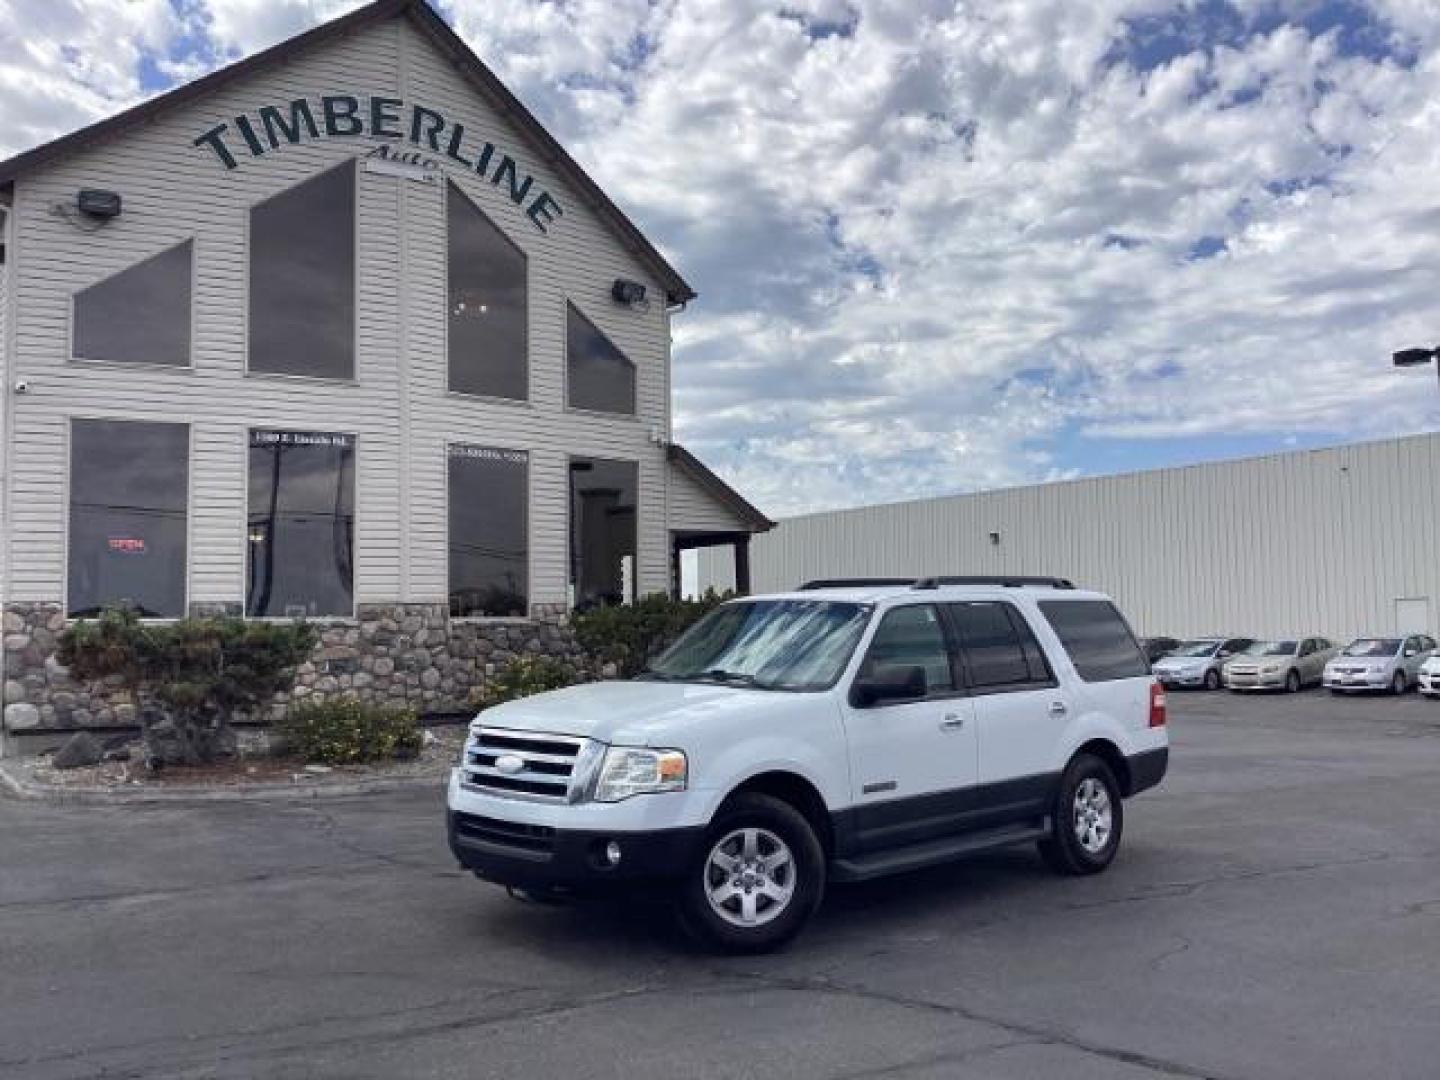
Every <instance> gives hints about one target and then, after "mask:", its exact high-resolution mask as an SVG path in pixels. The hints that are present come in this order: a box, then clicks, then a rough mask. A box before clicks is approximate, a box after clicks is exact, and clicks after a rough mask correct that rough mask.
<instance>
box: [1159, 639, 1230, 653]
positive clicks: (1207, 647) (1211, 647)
mask: <svg viewBox="0 0 1440 1080" xmlns="http://www.w3.org/2000/svg"><path fill="white" fill-rule="evenodd" d="M1219 647H1220V642H1218V641H1213V640H1207V641H1187V642H1185V643H1184V644H1183V645H1181V646H1180V647H1179V648H1178V649H1172V650H1170V655H1171V656H1210V655H1213V654H1214V652H1215V650H1216V649H1218V648H1219Z"/></svg>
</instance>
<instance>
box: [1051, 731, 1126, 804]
mask: <svg viewBox="0 0 1440 1080" xmlns="http://www.w3.org/2000/svg"><path fill="white" fill-rule="evenodd" d="M1081 754H1091V755H1093V756H1095V757H1098V758H1099V759H1100V760H1101V761H1103V762H1105V764H1106V765H1108V766H1109V767H1110V771H1111V772H1112V773H1114V774H1115V782H1116V783H1118V784H1119V785H1120V794H1121V795H1124V796H1125V797H1126V798H1129V797H1130V795H1132V794H1133V793H1134V790H1135V787H1134V779H1133V778H1132V777H1131V775H1130V762H1129V761H1127V760H1126V759H1125V755H1124V754H1123V753H1121V751H1120V748H1119V747H1118V746H1116V745H1115V744H1114V743H1113V742H1111V741H1110V740H1109V739H1090V740H1089V741H1088V742H1084V743H1081V744H1080V745H1079V746H1077V747H1076V748H1075V752H1074V753H1073V754H1071V755H1070V760H1069V761H1067V762H1066V763H1065V767H1066V768H1067V769H1068V768H1069V767H1070V762H1072V761H1074V760H1075V759H1076V758H1077V757H1079V756H1080V755H1081Z"/></svg>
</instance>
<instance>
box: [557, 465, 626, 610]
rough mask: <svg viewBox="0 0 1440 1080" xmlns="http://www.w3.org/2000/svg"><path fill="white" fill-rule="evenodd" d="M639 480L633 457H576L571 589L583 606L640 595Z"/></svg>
mask: <svg viewBox="0 0 1440 1080" xmlns="http://www.w3.org/2000/svg"><path fill="white" fill-rule="evenodd" d="M639 484H640V480H639V468H638V466H637V465H636V464H635V462H633V461H602V460H600V459H598V458H575V459H573V460H572V461H571V462H570V590H571V597H572V600H573V603H574V605H575V607H577V608H579V609H581V610H584V609H585V608H591V607H596V606H598V605H603V604H623V603H629V602H630V601H631V600H634V599H635V587H636V582H635V571H636V566H635V535H636V533H635V511H636V503H637V498H638V495H637V492H638V489H639Z"/></svg>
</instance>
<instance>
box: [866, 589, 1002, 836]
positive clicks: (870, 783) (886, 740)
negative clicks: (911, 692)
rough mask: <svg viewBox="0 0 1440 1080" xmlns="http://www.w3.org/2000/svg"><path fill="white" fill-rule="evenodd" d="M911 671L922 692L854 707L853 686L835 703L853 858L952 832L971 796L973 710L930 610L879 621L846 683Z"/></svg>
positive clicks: (892, 613)
mask: <svg viewBox="0 0 1440 1080" xmlns="http://www.w3.org/2000/svg"><path fill="white" fill-rule="evenodd" d="M913 667H919V668H921V669H923V670H924V672H925V693H924V694H923V695H922V696H920V697H915V698H910V699H905V700H900V701H880V702H876V703H874V704H870V705H866V704H863V703H861V702H859V701H857V699H856V696H855V694H854V692H853V683H852V690H851V693H850V694H849V695H847V700H846V702H845V704H844V705H843V706H842V707H843V709H844V714H845V733H846V741H847V744H848V751H849V755H850V782H851V785H852V791H851V806H852V808H853V810H852V827H853V834H852V835H853V844H854V847H855V849H856V850H857V851H858V852H865V851H874V850H879V849H883V848H888V847H899V846H903V845H904V844H909V843H915V842H918V841H921V840H929V839H933V838H935V837H937V836H942V835H945V834H947V833H950V832H954V831H955V830H956V829H957V828H958V827H959V826H958V822H959V821H960V820H961V819H962V818H963V815H964V813H965V811H966V809H967V807H968V805H969V800H970V799H971V798H972V797H973V794H974V787H975V776H976V761H977V754H976V731H975V720H974V714H973V712H972V709H971V705H970V701H969V699H968V698H967V697H966V695H965V693H964V691H963V690H962V689H961V688H960V686H959V683H958V680H957V678H956V668H955V660H954V655H953V650H952V648H951V644H950V639H949V635H948V633H947V631H946V627H945V624H944V622H943V620H942V618H941V616H940V613H939V611H938V609H937V608H936V607H935V605H934V604H907V605H905V606H903V607H894V608H891V609H890V610H888V611H886V612H885V613H884V614H883V615H881V617H880V622H879V625H878V626H877V627H876V629H875V633H874V636H873V637H872V638H871V640H870V644H869V646H868V647H867V649H866V653H865V659H864V660H863V661H862V662H861V664H860V668H859V671H858V672H857V674H856V677H855V680H854V682H857V683H858V682H860V681H861V680H863V679H867V678H869V677H871V676H873V675H877V674H883V673H884V672H885V670H886V669H890V670H892V671H893V670H895V669H901V668H913Z"/></svg>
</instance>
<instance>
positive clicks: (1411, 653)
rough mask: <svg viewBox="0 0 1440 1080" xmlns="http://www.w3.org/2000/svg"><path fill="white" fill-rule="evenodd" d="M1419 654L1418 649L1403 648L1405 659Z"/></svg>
mask: <svg viewBox="0 0 1440 1080" xmlns="http://www.w3.org/2000/svg"><path fill="white" fill-rule="evenodd" d="M1419 655H1420V650H1419V649H1406V650H1405V657H1406V659H1409V658H1410V657H1412V656H1419Z"/></svg>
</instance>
